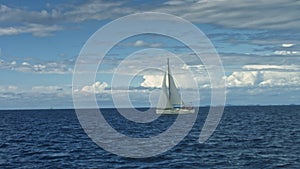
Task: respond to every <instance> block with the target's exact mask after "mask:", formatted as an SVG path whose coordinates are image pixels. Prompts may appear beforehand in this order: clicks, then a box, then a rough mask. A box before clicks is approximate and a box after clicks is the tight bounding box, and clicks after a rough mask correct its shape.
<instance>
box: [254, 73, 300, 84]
mask: <svg viewBox="0 0 300 169" xmlns="http://www.w3.org/2000/svg"><path fill="white" fill-rule="evenodd" d="M263 74H264V81H262V82H260V83H259V86H269V87H274V86H300V72H279V71H265V72H263Z"/></svg>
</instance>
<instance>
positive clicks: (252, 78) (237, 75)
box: [226, 71, 258, 87]
mask: <svg viewBox="0 0 300 169" xmlns="http://www.w3.org/2000/svg"><path fill="white" fill-rule="evenodd" d="M257 75H258V72H257V71H241V72H233V73H232V74H231V75H229V76H228V77H226V85H227V86H228V87H245V86H253V85H254V84H255V82H256V79H257Z"/></svg>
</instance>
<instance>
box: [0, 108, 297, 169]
mask: <svg viewBox="0 0 300 169" xmlns="http://www.w3.org/2000/svg"><path fill="white" fill-rule="evenodd" d="M145 109H146V108H145ZM129 111H130V110H129ZM153 111H154V110H153ZM208 111H209V107H200V109H199V113H198V116H197V119H196V122H195V124H194V126H193V128H192V129H191V131H190V132H189V133H188V135H187V136H186V137H184V139H183V140H182V141H181V142H179V144H177V145H176V146H174V147H173V148H171V149H170V150H168V151H166V152H164V153H162V154H159V155H156V156H153V157H148V158H129V157H122V156H118V155H116V154H113V153H111V152H108V151H106V150H104V149H103V148H101V147H100V146H98V145H97V144H96V143H94V142H93V141H92V139H91V138H90V137H89V136H88V135H87V134H86V133H85V132H84V130H83V129H82V127H81V125H80V123H79V120H78V118H77V116H76V113H75V111H74V110H72V109H68V110H60V109H57V110H55V109H53V110H1V111H0V168H30V169H31V168H124V169H126V168H131V169H133V168H137V169H143V168H170V169H174V168H175V169H176V168H249V169H256V168H263V169H267V168H295V169H296V168H300V106H296V105H290V106H227V107H225V110H224V114H223V116H222V119H221V121H220V123H219V125H218V127H217V128H216V130H215V131H214V133H213V134H212V135H211V137H210V138H209V139H208V140H207V141H206V142H204V143H201V144H200V143H199V141H198V139H199V134H200V131H201V128H202V126H203V124H204V121H205V119H206V117H207V114H208ZM101 113H102V114H103V115H104V117H105V119H107V121H109V123H110V124H112V126H114V127H115V128H116V130H117V131H119V132H121V133H123V134H126V135H129V136H133V137H134V136H136V137H143V136H145V137H151V136H153V135H155V134H158V133H159V132H163V131H165V130H166V129H167V128H168V127H170V126H171V125H172V123H174V121H175V120H176V118H177V115H162V116H160V117H159V118H158V119H156V120H155V122H151V123H150V124H134V123H133V122H130V121H126V120H124V118H123V117H122V116H121V115H120V114H119V112H118V111H117V110H116V109H101ZM149 125H150V126H149ZM151 125H153V126H151ZM157 132H158V133H157Z"/></svg>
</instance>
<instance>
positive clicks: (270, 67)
mask: <svg viewBox="0 0 300 169" xmlns="http://www.w3.org/2000/svg"><path fill="white" fill-rule="evenodd" d="M242 69H246V70H284V71H289V70H291V71H296V70H300V66H299V65H244V66H243V67H242Z"/></svg>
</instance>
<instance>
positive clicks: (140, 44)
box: [133, 40, 162, 48]
mask: <svg viewBox="0 0 300 169" xmlns="http://www.w3.org/2000/svg"><path fill="white" fill-rule="evenodd" d="M133 46H136V47H152V48H157V47H161V46H162V45H161V44H159V43H147V42H145V41H143V40H137V41H135V42H134V44H133Z"/></svg>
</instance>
